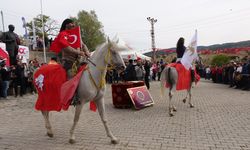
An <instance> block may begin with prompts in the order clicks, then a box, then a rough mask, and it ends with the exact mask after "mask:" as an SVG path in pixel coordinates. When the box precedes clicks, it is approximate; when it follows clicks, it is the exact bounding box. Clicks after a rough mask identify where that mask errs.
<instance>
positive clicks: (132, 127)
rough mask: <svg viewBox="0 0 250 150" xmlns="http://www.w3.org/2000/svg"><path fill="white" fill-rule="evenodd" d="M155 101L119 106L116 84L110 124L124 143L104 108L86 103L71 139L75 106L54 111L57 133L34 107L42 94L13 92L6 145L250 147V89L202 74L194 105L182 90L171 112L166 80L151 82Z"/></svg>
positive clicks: (2, 111) (0, 136)
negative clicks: (163, 89)
mask: <svg viewBox="0 0 250 150" xmlns="http://www.w3.org/2000/svg"><path fill="white" fill-rule="evenodd" d="M150 84H151V89H150V93H151V96H152V97H153V100H154V103H155V104H154V105H153V106H150V107H147V108H144V109H142V110H135V109H133V108H130V109H117V108H114V106H113V104H112V95H111V86H110V85H109V84H107V92H106V96H105V104H106V114H107V118H108V125H109V126H110V129H111V131H112V132H113V134H114V135H115V136H116V137H117V138H119V139H120V143H119V144H117V145H113V144H111V143H110V139H109V138H108V137H107V136H106V133H105V130H104V126H103V124H102V122H101V119H100V117H99V114H98V112H92V111H90V110H89V104H87V105H85V106H84V109H83V110H82V114H81V116H80V121H79V123H78V124H77V127H76V130H75V135H76V143H75V144H73V145H72V144H69V143H68V140H69V129H70V127H71V125H72V123H73V115H74V107H71V108H70V109H69V110H68V111H61V112H52V113H51V114H50V120H51V124H52V129H53V132H54V137H53V138H50V137H48V136H47V135H46V129H45V123H44V119H43V117H42V115H41V112H39V111H36V110H35V109H34V104H35V102H36V98H37V95H36V94H35V95H32V94H26V95H25V96H23V97H17V98H15V97H13V96H10V97H9V99H8V100H3V99H1V100H0V115H1V119H0V149H1V150H147V149H148V150H161V149H162V150H166V149H169V150H177V149H178V150H181V149H187V150H191V149H192V150H230V149H231V150H250V91H242V90H238V89H232V88H228V85H223V84H215V83H212V82H211V81H206V80H203V79H202V80H201V81H200V82H199V83H198V85H197V86H195V87H194V88H193V104H194V108H189V107H188V104H184V103H183V102H182V99H183V98H184V96H185V94H186V92H185V91H180V92H176V93H175V96H174V104H175V105H176V107H177V112H175V113H174V114H175V116H173V117H170V116H169V114H168V101H167V100H168V96H167V95H165V97H164V98H162V97H161V92H160V83H159V82H157V81H153V82H151V83H150Z"/></svg>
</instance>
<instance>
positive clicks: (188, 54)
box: [181, 30, 198, 70]
mask: <svg viewBox="0 0 250 150" xmlns="http://www.w3.org/2000/svg"><path fill="white" fill-rule="evenodd" d="M197 58H198V54H197V30H195V34H194V36H193V38H192V40H191V42H190V44H189V46H188V47H187V49H186V51H185V53H184V55H183V57H182V59H181V63H182V65H183V66H184V67H185V68H186V69H187V70H188V69H190V68H191V67H192V63H193V61H194V60H195V59H197Z"/></svg>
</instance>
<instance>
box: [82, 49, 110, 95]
mask: <svg viewBox="0 0 250 150" xmlns="http://www.w3.org/2000/svg"><path fill="white" fill-rule="evenodd" d="M109 62H110V67H108V63H109ZM106 65H107V70H112V69H113V68H115V67H114V63H113V60H112V57H111V46H109V47H108V52H107V53H106V55H105V57H104V66H106ZM95 67H96V68H97V69H98V70H100V71H101V78H100V82H99V85H97V84H96V81H95V80H94V78H93V76H92V74H91V72H90V70H89V68H87V71H88V73H89V75H90V80H91V81H92V82H93V84H94V86H95V87H96V89H97V90H100V89H102V88H103V87H104V86H105V85H106V80H105V75H106V74H105V73H103V71H104V70H105V69H106V67H99V66H95Z"/></svg>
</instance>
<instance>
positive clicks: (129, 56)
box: [114, 35, 151, 61]
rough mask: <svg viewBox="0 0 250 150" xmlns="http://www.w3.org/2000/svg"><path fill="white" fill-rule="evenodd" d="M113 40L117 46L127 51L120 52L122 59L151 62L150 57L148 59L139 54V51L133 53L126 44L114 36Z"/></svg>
mask: <svg viewBox="0 0 250 150" xmlns="http://www.w3.org/2000/svg"><path fill="white" fill-rule="evenodd" d="M114 39H118V40H119V43H118V45H120V46H123V47H127V49H126V50H125V51H122V52H120V53H121V56H122V58H123V59H133V60H138V59H142V60H148V61H151V57H148V56H146V55H143V54H142V53H140V52H139V51H135V50H133V49H132V48H131V47H130V46H128V44H127V43H126V42H125V41H124V40H123V39H122V38H121V37H119V36H118V35H116V36H115V37H114Z"/></svg>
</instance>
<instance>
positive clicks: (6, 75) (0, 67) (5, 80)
mask: <svg viewBox="0 0 250 150" xmlns="http://www.w3.org/2000/svg"><path fill="white" fill-rule="evenodd" d="M0 75H1V78H2V89H1V96H2V97H3V98H5V99H7V96H8V88H9V81H10V72H9V70H8V69H7V68H6V64H5V61H4V62H1V64H0Z"/></svg>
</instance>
